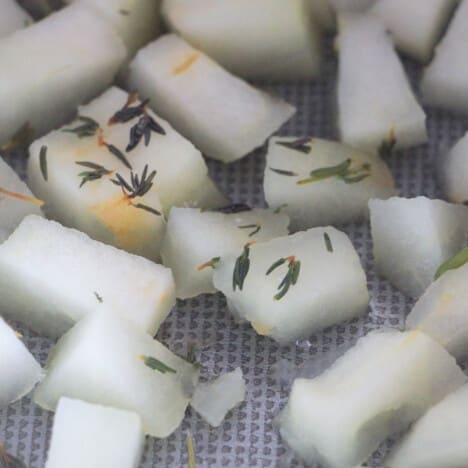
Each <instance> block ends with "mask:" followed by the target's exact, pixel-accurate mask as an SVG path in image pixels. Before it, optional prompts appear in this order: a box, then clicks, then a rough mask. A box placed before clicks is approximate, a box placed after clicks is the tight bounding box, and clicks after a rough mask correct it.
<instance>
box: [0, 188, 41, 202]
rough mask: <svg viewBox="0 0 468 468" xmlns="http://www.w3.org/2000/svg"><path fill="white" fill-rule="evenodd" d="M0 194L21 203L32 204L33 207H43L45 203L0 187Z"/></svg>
mask: <svg viewBox="0 0 468 468" xmlns="http://www.w3.org/2000/svg"><path fill="white" fill-rule="evenodd" d="M0 193H2V194H3V195H6V196H7V197H10V198H16V199H17V200H21V201H24V202H28V203H33V204H34V205H37V206H43V205H45V202H44V201H43V200H40V199H39V198H36V197H30V196H29V195H23V194H21V193H16V192H12V191H11V190H7V189H4V188H2V187H0Z"/></svg>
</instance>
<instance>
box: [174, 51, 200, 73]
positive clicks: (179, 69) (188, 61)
mask: <svg viewBox="0 0 468 468" xmlns="http://www.w3.org/2000/svg"><path fill="white" fill-rule="evenodd" d="M199 57H200V54H199V53H194V54H190V55H189V56H187V57H186V58H185V59H184V61H183V62H182V63H181V64H180V65H177V66H176V67H174V68H173V69H172V73H173V74H174V75H179V74H180V73H184V72H186V71H187V70H188V69H189V68H190V67H191V66H192V65H193V64H194V63H195V62H196V61H197V60H198V58H199Z"/></svg>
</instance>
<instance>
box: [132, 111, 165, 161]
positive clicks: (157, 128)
mask: <svg viewBox="0 0 468 468" xmlns="http://www.w3.org/2000/svg"><path fill="white" fill-rule="evenodd" d="M151 132H155V133H159V134H160V135H165V134H166V131H165V130H164V128H162V127H161V125H159V124H158V123H157V122H156V121H155V120H154V119H153V117H151V116H149V115H148V114H145V115H143V117H140V119H139V120H138V122H137V123H136V124H135V125H134V126H133V127H132V128H131V129H130V141H129V143H128V145H127V148H126V151H127V152H130V151H132V150H133V149H135V148H136V147H137V146H138V144H139V143H140V141H141V139H142V138H144V140H145V146H148V145H149V144H150V141H151Z"/></svg>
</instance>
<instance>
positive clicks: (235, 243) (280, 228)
mask: <svg viewBox="0 0 468 468" xmlns="http://www.w3.org/2000/svg"><path fill="white" fill-rule="evenodd" d="M288 224H289V219H288V217H287V215H285V214H282V213H275V212H273V211H272V210H260V209H255V210H252V211H242V212H239V213H232V214H225V213H215V212H203V211H200V210H197V209H191V208H173V209H172V210H171V214H170V216H169V220H168V223H167V231H166V236H165V238H164V241H163V245H162V250H161V256H162V258H163V263H164V264H165V265H166V266H168V267H169V268H171V270H172V272H173V274H174V278H175V282H176V294H177V297H180V298H183V299H185V298H187V297H193V296H197V295H199V294H203V293H213V292H215V291H216V289H215V287H214V286H213V267H215V266H216V260H215V261H214V263H212V264H210V261H211V260H213V259H216V258H217V257H223V256H225V255H227V254H229V253H232V252H237V251H238V250H239V249H241V248H242V247H243V246H244V245H245V244H246V243H247V242H250V241H257V242H262V241H266V240H270V239H273V238H275V237H280V236H286V235H287V234H288ZM188 232H190V233H191V234H190V236H188V235H187V233H188Z"/></svg>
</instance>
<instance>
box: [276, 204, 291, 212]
mask: <svg viewBox="0 0 468 468" xmlns="http://www.w3.org/2000/svg"><path fill="white" fill-rule="evenodd" d="M287 207H288V204H287V203H283V204H282V205H280V206H278V207H276V208H275V209H274V211H273V213H274V214H279V213H281V212H282V211H283V210H284V209H285V208H287Z"/></svg>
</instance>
